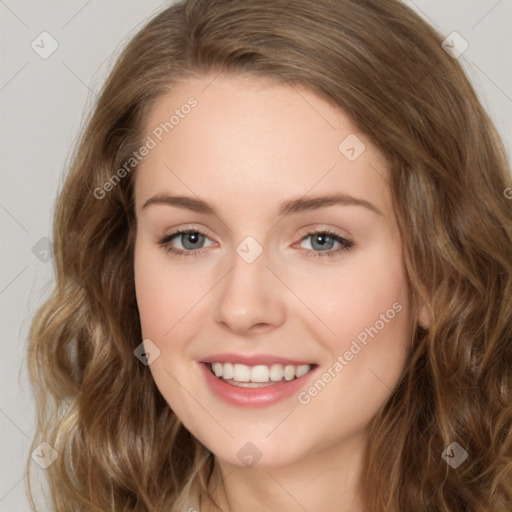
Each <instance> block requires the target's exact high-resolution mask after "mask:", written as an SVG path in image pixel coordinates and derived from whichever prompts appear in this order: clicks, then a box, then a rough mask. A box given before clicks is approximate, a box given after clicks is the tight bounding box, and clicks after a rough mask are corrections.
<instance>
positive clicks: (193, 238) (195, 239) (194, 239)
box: [182, 232, 203, 249]
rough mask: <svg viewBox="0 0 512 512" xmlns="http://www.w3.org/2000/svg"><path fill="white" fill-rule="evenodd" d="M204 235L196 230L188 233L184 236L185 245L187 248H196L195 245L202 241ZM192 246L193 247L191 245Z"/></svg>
mask: <svg viewBox="0 0 512 512" xmlns="http://www.w3.org/2000/svg"><path fill="white" fill-rule="evenodd" d="M202 238H203V235H201V234H199V233H197V232H194V233H186V235H184V237H183V238H182V243H183V247H184V248H185V249H195V247H193V246H194V245H196V244H198V243H200V242H201V241H202ZM191 246H192V247H191Z"/></svg>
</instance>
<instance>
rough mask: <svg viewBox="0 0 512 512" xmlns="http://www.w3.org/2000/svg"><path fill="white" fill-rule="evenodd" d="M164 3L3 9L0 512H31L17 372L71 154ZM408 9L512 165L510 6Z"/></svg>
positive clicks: (64, 1) (422, 2) (482, 1)
mask: <svg viewBox="0 0 512 512" xmlns="http://www.w3.org/2000/svg"><path fill="white" fill-rule="evenodd" d="M171 3H172V2H162V1H158V0H144V1H142V0H139V1H135V0H103V1H100V0H61V1H55V0H54V1H42V0H39V1H28V0H0V39H1V40H0V58H1V64H0V109H1V117H0V119H1V122H0V155H1V165H0V173H1V176H0V180H1V185H0V233H1V265H0V311H1V323H0V326H1V331H2V332H1V335H2V338H1V343H2V345H1V348H2V351H1V357H0V368H1V373H0V390H1V394H0V443H1V448H0V450H1V451H0V512H15V511H25V510H27V511H28V510H29V505H28V501H27V499H26V497H25V486H24V483H25V479H26V474H25V459H26V458H27V457H28V456H29V455H30V454H29V446H30V438H31V436H32V435H33V432H34V407H33V400H32V397H31V390H30V386H29V384H28V380H27V373H26V369H25V366H24V365H25V355H26V348H27V332H28V327H29V324H30V320H31V317H32V315H33V313H34V312H35V310H36V309H37V307H38V306H39V305H40V304H41V302H42V301H43V300H44V298H45V297H47V295H48V294H49V292H50V291H51V288H52V276H53V269H52V255H51V240H50V239H51V237H52V234H51V219H52V214H53V209H54V201H55V198H56V195H57V191H58V190H59V188H60V186H61V183H62V180H63V178H64V176H65V174H66V170H67V166H68V165H69V161H70V153H71V148H72V147H73V145H74V143H75V141H76V137H77V134H78V130H79V128H80V126H81V121H82V119H83V115H84V113H85V112H86V111H87V109H88V108H89V107H90V105H91V103H92V100H94V98H95V96H96V95H97V93H98V91H99V90H100V88H101V85H102V82H103V80H104V78H105V76H106V73H107V72H108V70H109V69H110V68H111V66H112V63H113V61H114V59H115V56H116V55H118V54H119V52H120V50H121V49H122V47H123V46H124V45H125V44H126V42H127V41H128V40H129V38H130V36H132V35H134V33H135V32H136V31H137V30H138V29H139V28H140V27H141V26H142V25H143V24H144V23H145V21H147V20H148V19H149V18H150V17H152V16H153V15H154V14H156V13H157V12H159V11H160V10H162V9H163V8H165V7H166V6H168V5H170V4H171ZM405 3H407V4H408V5H410V6H411V7H413V8H414V9H415V10H417V11H418V12H419V13H420V14H421V15H422V16H423V17H424V18H425V19H426V20H427V21H428V22H429V23H431V24H432V25H433V26H434V27H435V28H437V29H438V30H439V31H440V32H442V33H443V34H445V35H446V36H448V35H449V34H452V33H453V32H457V33H458V34H460V36H462V38H463V39H464V40H465V41H466V42H467V44H468V45H469V46H468V48H467V50H466V51H465V52H464V53H463V54H462V56H460V57H459V59H460V61H461V62H463V65H464V66H465V68H466V70H467V72H468V75H469V77H470V79H471V80H472V81H473V83H474V85H475V88H476V90H477V92H478V94H479V96H480V98H481V100H482V102H483V104H484V106H485V108H486V109H487V111H488V112H489V113H490V115H491V117H492V118H493V119H494V121H495V123H496V126H497V128H498V130H499V132H500V133H501V135H502V137H503V140H504V142H505V145H506V148H507V151H508V155H509V160H510V155H511V154H512V135H511V133H512V69H511V65H510V62H511V54H512V0H459V1H454V0H451V1H447V0H414V2H413V1H406V2H405ZM43 32H46V34H42V33H43ZM457 37H458V36H457ZM41 41H43V42H41ZM56 45H58V47H57V46H56ZM54 47H56V50H55V51H54V52H53V53H51V55H49V56H48V55H47V53H49V52H51V50H52V49H53V48H54ZM37 469H38V468H36V470H37ZM43 474H44V470H43V469H41V470H39V476H43ZM37 476H38V475H37V474H36V477H37ZM40 510H49V509H48V508H45V507H43V506H42V507H41V509H40Z"/></svg>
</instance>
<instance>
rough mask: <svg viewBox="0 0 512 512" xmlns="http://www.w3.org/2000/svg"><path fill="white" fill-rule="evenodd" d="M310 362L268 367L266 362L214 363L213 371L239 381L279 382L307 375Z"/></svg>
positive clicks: (219, 375)
mask: <svg viewBox="0 0 512 512" xmlns="http://www.w3.org/2000/svg"><path fill="white" fill-rule="evenodd" d="M311 368H312V366H311V365H310V364H302V365H299V366H294V365H292V364H287V365H286V366H284V367H283V365H282V364H273V365H272V366H270V367H268V366H267V365H264V364H259V365H256V366H247V365H245V364H239V363H236V364H231V363H213V364H212V371H213V373H214V374H215V376H216V377H219V378H220V377H223V378H224V379H225V380H231V379H233V380H234V381H237V382H269V381H272V382H279V381H281V380H283V378H284V379H285V380H287V381H290V380H293V379H295V378H297V379H298V378H299V377H302V376H303V375H306V373H308V372H309V371H310V370H311Z"/></svg>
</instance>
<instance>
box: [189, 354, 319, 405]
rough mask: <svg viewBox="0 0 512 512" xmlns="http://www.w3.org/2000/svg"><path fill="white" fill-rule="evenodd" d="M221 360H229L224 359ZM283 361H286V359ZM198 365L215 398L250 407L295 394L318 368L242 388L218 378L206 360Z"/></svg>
mask: <svg viewBox="0 0 512 512" xmlns="http://www.w3.org/2000/svg"><path fill="white" fill-rule="evenodd" d="M221 360H222V361H225V362H229V361H226V360H225V359H221ZM283 360H284V359H283ZM238 361H239V362H240V359H238ZM258 361H261V358H259V359H258ZM272 361H274V362H275V361H276V360H275V359H272ZM284 361H286V362H288V360H284ZM214 362H220V361H214ZM244 364H247V363H244ZM262 364H263V363H262ZM281 364H282V363H281ZM290 364H295V363H290ZM199 366H200V371H201V372H202V373H203V375H204V378H205V380H206V383H207V385H208V387H209V388H210V391H211V392H212V393H213V394H214V395H215V396H216V397H217V398H220V399H221V400H223V401H224V402H227V403H228V404H230V405H234V406H236V407H252V408H258V407H266V406H268V405H272V404H275V403H277V402H279V401H281V400H284V399H285V398H289V397H290V396H292V395H296V394H297V393H298V392H299V391H300V390H301V389H305V388H306V383H307V382H308V381H309V380H310V379H311V376H312V375H313V374H316V370H317V369H318V368H319V367H318V366H316V367H314V368H313V369H312V370H311V371H309V372H308V373H306V375H303V376H302V377H299V378H298V379H294V380H290V381H281V382H277V383H276V384H272V385H270V386H266V387H261V388H244V387H239V386H233V385H232V384H228V383H227V382H225V381H223V380H221V379H218V378H217V377H216V376H215V375H213V373H212V372H211V371H210V367H209V365H208V364H206V362H201V363H199ZM248 366H249V365H248Z"/></svg>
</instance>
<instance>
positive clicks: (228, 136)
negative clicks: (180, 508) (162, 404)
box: [134, 75, 411, 512]
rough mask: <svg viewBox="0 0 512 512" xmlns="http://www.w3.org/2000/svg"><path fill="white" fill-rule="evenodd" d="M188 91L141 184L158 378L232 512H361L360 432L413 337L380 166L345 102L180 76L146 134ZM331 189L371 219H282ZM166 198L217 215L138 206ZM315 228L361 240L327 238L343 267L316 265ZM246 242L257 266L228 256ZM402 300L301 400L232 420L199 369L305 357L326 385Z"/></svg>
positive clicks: (341, 215)
mask: <svg viewBox="0 0 512 512" xmlns="http://www.w3.org/2000/svg"><path fill="white" fill-rule="evenodd" d="M212 80H213V81H212ZM190 96H194V98H196V99H197V101H198V104H197V106H196V107H195V108H194V109H193V110H192V111H191V112H190V114H188V115H187V116H185V117H184V118H183V119H180V122H179V124H177V125H176V126H175V127H174V129H173V130H172V131H170V132H169V134H168V135H166V136H165V137H164V138H163V139H162V141H161V142H159V143H158V144H157V145H156V147H155V148H154V149H152V150H151V151H150V152H149V154H148V155H147V156H146V157H145V158H144V160H143V161H142V162H141V164H140V166H139V168H138V169H137V172H136V177H135V178H136V180H135V189H134V190H135V208H136V217H137V234H136V242H135V284H136V293H137V302H138V306H139V311H140V321H141V326H142V332H143V336H144V338H145V339H150V340H151V341H152V342H153V343H154V344H155V345H157V346H158V348H159V350H160V355H159V357H157V358H156V359H155V361H154V362H153V363H152V364H151V365H150V371H151V372H152V375H153V378H154V380H155V382H156V384H157V386H158V388H159V390H160V391H161V393H162V395H163V396H164V398H165V399H166V401H167V402H168V404H169V405H170V407H171V408H172V409H173V410H174V411H175V413H176V414H177V415H178V417H179V418H180V419H181V421H182V422H183V423H184V425H185V426H186V427H187V429H188V430H189V431H190V432H192V434H193V435H194V436H195V437H196V438H197V439H198V440H199V441H200V442H201V443H202V444H203V445H204V446H206V447H207V448H208V449H209V450H211V451H212V452H213V453H214V455H215V461H216V464H215V471H214V476H213V479H212V481H211V485H210V489H211V490H212V492H213V495H214V496H215V498H216V500H217V501H218V503H219V504H220V505H221V506H222V507H223V509H224V510H231V511H233V512H234V511H242V510H243V511H246V512H254V511H264V510H281V511H284V512H287V511H296V510H302V509H301V507H303V508H304V509H306V510H339V511H349V510H350V511H351V512H358V511H362V510H363V509H362V507H361V503H360V500H359V496H358V495H357V491H356V482H357V477H358V472H359V468H360V460H361V453H362V448H363V445H364V442H365V438H366V430H367V427H368V424H369V422H370V421H371V419H372V418H373V417H374V415H375V414H376V413H377V411H378V410H379V408H380V407H381V406H383V404H385V402H386V400H387V399H388V397H389V396H390V394H391V391H392V389H393V387H394V386H395V385H396V383H397V382H398V380H399V378H400V376H401V372H402V370H403V367H404V363H405V361H406V357H407V354H408V350H409V346H410V343H411V330H410V315H411V311H410V307H409V288H408V285H407V280H406V273H405V268H404V264H403V258H402V241H401V238H400V234H399V230H398V226H397V223H396V219H395V217H394V215H393V212H392V205H391V199H390V194H389V188H388V183H387V174H388V172H389V170H388V168H387V165H386V162H385V160H384V159H383V158H382V156H381V155H380V154H379V152H378V151H377V149H376V148H375V147H374V146H373V145H372V143H371V142H370V140H369V139H368V138H367V137H366V136H365V135H364V134H361V133H360V132H358V130H357V129H356V128H355V126H354V125H353V123H352V122H351V120H350V118H349V117H348V116H346V115H345V114H344V113H343V112H342V111H341V110H340V109H337V108H335V107H333V106H332V105H331V104H329V103H327V102H325V101H324V100H323V99H321V98H320V97H318V96H316V95H315V94H314V93H313V92H311V91H309V90H307V89H305V88H299V87H296V86H295V87H291V86H288V85H285V84H278V83H275V82H271V81H269V80H266V79H262V78H255V77H244V76H224V75H221V76H218V77H216V78H215V79H214V77H213V76H203V77H199V78H193V79H187V80H186V81H184V82H182V83H181V84H179V85H178V86H177V87H175V88H173V90H172V92H171V93H169V94H168V95H166V96H164V97H162V98H160V99H159V100H158V101H157V102H156V103H155V104H154V106H153V109H152V111H151V112H150V115H149V118H148V121H147V125H146V136H147V135H151V133H152V131H153V130H154V128H155V127H157V126H158V125H159V124H160V123H161V122H163V121H165V120H167V119H169V115H170V114H172V112H173V111H174V109H176V108H180V106H181V105H183V104H184V103H186V101H187V98H189V97H190ZM350 134H356V135H357V137H358V138H359V139H360V140H361V141H362V142H363V143H364V144H365V146H366V149H365V150H364V151H363V152H362V154H361V155H360V156H359V157H358V158H357V159H356V160H355V161H350V160H348V159H347V158H346V157H345V156H344V154H342V153H341V152H340V151H339V149H338V146H339V144H340V142H342V141H343V140H344V139H345V138H346V137H347V136H348V135H350ZM336 192H338V193H345V194H350V195H352V196H354V197H356V198H361V199H364V200H366V201H368V202H370V203H372V204H373V205H374V206H375V207H376V208H378V210H380V212H381V214H377V213H375V212H373V211H372V210H370V209H368V208H365V207H362V206H359V205H331V206H327V207H323V208H321V209H317V210H312V211H305V212H299V213H292V214H290V215H287V216H280V215H279V206H280V204H281V202H282V201H286V200H289V199H292V198H297V197H302V196H304V195H306V196H307V197H311V196H313V195H314V196H316V195H325V194H333V193H336ZM158 194H169V195H183V196H189V197H193V198H195V199H197V198H200V199H203V200H205V201H208V202H209V203H211V204H213V205H214V206H215V208H216V212H217V213H216V215H209V214H205V213H199V212H194V211H191V210H188V209H185V208H181V207H178V206H175V205H168V204H152V205H150V206H147V207H145V208H143V205H144V204H145V203H146V201H147V200H148V199H150V198H152V197H154V196H155V195H158ZM189 228H193V229H197V230H199V231H202V232H204V233H205V234H206V235H207V238H206V239H205V241H204V243H203V246H202V248H201V245H200V242H199V245H198V244H197V242H196V246H195V247H200V248H201V249H200V250H202V254H200V255H198V256H197V257H194V256H190V255H185V256H178V255H174V254H172V253H168V252H167V250H166V248H165V247H162V246H161V245H159V240H160V239H161V238H163V237H164V236H165V235H168V234H171V233H173V232H174V231H175V230H177V229H189ZM321 228H324V229H325V228H327V229H329V230H332V231H335V232H336V233H337V234H338V235H339V236H342V237H345V238H348V239H350V240H352V241H353V242H354V244H355V245H354V247H352V248H351V250H350V251H343V250H338V249H339V248H340V245H339V244H338V243H334V244H332V242H331V245H328V247H327V250H328V251H330V252H334V251H336V250H338V252H337V253H336V254H335V257H333V258H328V257H318V258H315V257H313V256H312V255H311V253H312V252H322V249H321V248H320V249H319V248H318V245H315V246H313V240H312V239H313V238H314V237H312V236H308V234H309V233H311V232H312V231H314V230H316V229H321ZM247 236H252V237H253V238H254V239H255V240H256V241H257V242H258V243H259V245H260V246H261V248H262V249H263V252H262V254H261V255H260V256H259V258H258V259H256V261H254V262H253V263H250V264H249V263H247V262H246V261H244V259H242V258H241V257H240V256H239V255H238V253H237V252H236V248H237V246H238V245H239V244H240V242H241V241H242V240H244V239H245V238H246V237H247ZM187 242H188V243H190V239H189V238H186V237H185V240H184V237H180V236H178V237H175V238H174V239H173V241H172V242H170V243H168V244H167V247H169V246H172V247H175V248H181V249H182V250H186V249H183V247H184V245H183V244H187ZM187 247H190V245H188V246H187ZM315 247H316V249H315ZM193 250H194V249H192V250H190V249H189V252H193ZM197 250H198V249H195V251H197ZM394 303H399V304H400V305H401V307H402V309H401V311H400V312H399V313H397V314H396V316H395V317H394V318H393V319H392V320H390V321H389V322H387V323H386V324H385V327H384V328H382V329H381V330H380V331H379V333H378V335H376V336H375V337H374V338H369V340H368V343H367V345H366V346H364V348H363V349H362V350H361V351H360V352H359V353H358V354H357V355H356V356H354V357H353V359H352V360H351V361H349V362H348V364H347V365H346V366H345V367H344V368H343V370H342V371H339V372H338V373H336V376H335V377H334V378H332V379H331V381H330V382H329V383H328V384H327V385H326V386H325V387H324V389H323V390H322V391H321V392H319V393H318V394H317V395H316V396H315V397H313V398H312V399H311V401H310V402H309V403H308V404H301V403H299V401H298V400H297V396H295V395H294V396H292V397H291V398H289V399H286V400H284V401H281V402H279V403H276V404H273V405H270V406H267V407H265V408H243V409H241V408H238V407H235V406H232V405H229V404H226V403H224V402H223V401H221V400H220V399H218V398H217V397H216V396H215V395H213V394H212V393H211V392H210V390H209V388H208V387H207V385H206V382H205V380H204V377H203V375H202V374H201V372H200V371H199V365H198V363H197V361H198V360H200V359H202V358H204V357H206V356H208V355H211V354H215V353H221V352H234V353H244V354H273V355H280V356H288V357H291V358H294V359H300V360H306V361H314V362H317V363H318V364H319V366H320V369H321V372H320V374H321V373H322V371H327V369H328V368H329V367H331V368H332V366H333V363H334V362H335V361H336V360H337V358H338V356H339V355H340V354H341V355H343V354H344V353H345V352H346V351H347V350H348V349H349V348H350V346H351V343H352V341H353V340H354V339H355V338H356V336H357V335H358V334H359V333H361V332H362V331H364V329H365V328H368V327H370V326H374V325H375V323H376V321H377V320H379V318H381V317H380V315H381V314H383V313H385V312H386V311H387V310H389V309H390V308H392V305H393V304H394ZM310 385H311V383H309V384H308V386H310ZM247 442H251V443H253V444H254V445H255V446H256V447H257V448H258V450H259V451H260V452H261V454H262V455H261V459H260V460H259V461H258V463H257V464H256V465H255V466H254V467H252V468H249V467H246V466H244V464H243V463H242V462H241V461H240V460H239V459H238V457H237V452H238V451H239V450H240V449H241V448H242V447H243V446H244V445H245V444H246V443H247ZM305 482H307V485H304V483H305ZM201 510H202V512H203V511H208V510H210V508H209V507H207V505H206V504H204V505H202V507H201Z"/></svg>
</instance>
